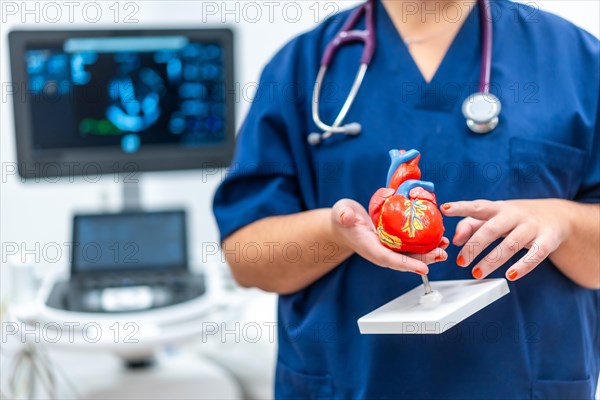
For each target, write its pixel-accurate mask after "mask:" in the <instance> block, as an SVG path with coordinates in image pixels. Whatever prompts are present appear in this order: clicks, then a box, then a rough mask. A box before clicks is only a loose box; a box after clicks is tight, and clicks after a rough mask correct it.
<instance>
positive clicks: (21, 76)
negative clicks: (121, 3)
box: [9, 29, 235, 178]
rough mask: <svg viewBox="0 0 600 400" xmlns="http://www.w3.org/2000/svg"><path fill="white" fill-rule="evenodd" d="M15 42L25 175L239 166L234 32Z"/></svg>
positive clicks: (52, 34) (67, 35) (86, 34)
mask: <svg viewBox="0 0 600 400" xmlns="http://www.w3.org/2000/svg"><path fill="white" fill-rule="evenodd" d="M9 42H10V54H11V69H12V83H13V91H14V94H13V98H14V109H15V130H16V138H17V155H18V166H19V173H20V175H21V176H23V177H25V178H34V177H35V178H37V177H48V176H65V175H83V174H86V173H94V174H97V173H103V174H107V173H116V172H133V171H135V172H143V171H165V170H182V169H197V168H215V167H224V166H227V165H229V163H230V161H231V157H232V154H233V146H234V129H235V127H234V126H235V120H234V102H233V89H232V88H233V87H234V83H233V35H232V33H231V31H229V30H227V29H189V30H127V31H125V30H122V31H108V30H107V31H13V32H11V33H10V34H9Z"/></svg>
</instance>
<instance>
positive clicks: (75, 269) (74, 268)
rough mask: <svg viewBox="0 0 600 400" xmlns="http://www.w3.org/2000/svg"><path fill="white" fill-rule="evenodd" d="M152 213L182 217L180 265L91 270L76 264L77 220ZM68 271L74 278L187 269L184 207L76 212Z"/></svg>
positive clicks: (148, 214)
mask: <svg viewBox="0 0 600 400" xmlns="http://www.w3.org/2000/svg"><path fill="white" fill-rule="evenodd" d="M154 215H179V216H180V217H181V219H182V236H181V237H182V240H183V254H184V262H183V264H181V265H170V266H165V267H164V268H157V267H151V268H147V269H144V268H140V267H134V268H126V267H125V268H122V267H115V268H111V267H110V266H108V267H106V268H98V269H93V270H86V269H81V267H80V266H78V265H77V257H76V256H77V253H76V252H77V250H78V249H79V248H80V247H81V244H80V243H78V242H77V238H78V233H79V232H78V221H79V220H81V219H106V218H127V217H131V216H135V217H147V216H154ZM70 264H71V265H70V267H71V268H70V272H71V278H72V279H75V278H77V277H80V276H84V275H85V276H89V275H104V274H110V273H116V272H118V273H121V272H124V273H140V272H148V271H155V272H168V271H182V270H189V247H188V231H187V215H186V211H185V210H184V209H180V210H161V211H123V212H115V213H103V214H77V215H74V216H73V231H72V241H71V263H70Z"/></svg>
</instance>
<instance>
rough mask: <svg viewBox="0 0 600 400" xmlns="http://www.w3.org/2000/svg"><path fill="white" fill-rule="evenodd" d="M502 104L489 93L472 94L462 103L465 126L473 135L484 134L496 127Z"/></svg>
mask: <svg viewBox="0 0 600 400" xmlns="http://www.w3.org/2000/svg"><path fill="white" fill-rule="evenodd" d="M501 109H502V104H501V103H500V99H498V98H497V97H496V96H494V95H493V94H491V93H489V92H488V93H482V92H477V93H473V94H472V95H470V96H469V97H467V98H466V100H465V101H464V102H463V105H462V113H463V115H464V117H465V118H466V120H467V126H468V127H469V129H470V130H471V131H472V132H474V133H479V134H485V133H489V132H491V131H493V130H494V129H495V128H496V126H498V121H499V118H498V116H499V115H500V111H501Z"/></svg>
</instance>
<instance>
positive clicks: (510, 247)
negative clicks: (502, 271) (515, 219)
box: [472, 227, 532, 279]
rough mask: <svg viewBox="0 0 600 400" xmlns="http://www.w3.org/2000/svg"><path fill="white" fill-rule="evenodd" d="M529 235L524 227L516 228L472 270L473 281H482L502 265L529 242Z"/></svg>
mask: <svg viewBox="0 0 600 400" xmlns="http://www.w3.org/2000/svg"><path fill="white" fill-rule="evenodd" d="M531 239H532V238H531V234H530V232H529V230H528V229H527V228H525V227H517V228H516V229H515V230H513V231H512V232H511V233H510V234H508V236H507V237H506V238H505V239H504V240H503V241H502V242H501V243H500V244H499V245H498V246H497V247H496V248H495V249H493V250H492V251H490V252H489V254H488V255H487V256H486V257H485V258H484V259H483V260H481V261H480V262H479V263H477V265H476V266H475V267H474V268H473V271H472V274H473V277H474V278H475V279H482V278H485V277H486V276H488V275H489V274H491V273H492V272H494V271H495V270H496V269H498V268H499V267H501V266H502V265H504V264H505V263H506V262H507V261H508V260H509V259H510V258H511V257H512V256H514V255H515V254H517V252H518V251H519V250H521V249H522V248H524V247H525V246H526V245H527V244H528V243H530V242H531Z"/></svg>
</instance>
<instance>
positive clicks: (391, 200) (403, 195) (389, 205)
mask: <svg viewBox="0 0 600 400" xmlns="http://www.w3.org/2000/svg"><path fill="white" fill-rule="evenodd" d="M390 157H391V158H392V163H391V165H390V170H389V172H388V177H387V185H386V186H387V187H385V188H381V189H379V190H377V192H375V194H374V195H373V197H371V201H370V203H369V215H370V216H371V220H372V221H373V225H375V228H376V229H377V234H378V235H379V240H380V242H381V243H382V244H383V245H384V246H385V247H387V248H388V249H391V250H394V251H397V252H402V253H428V252H430V251H432V250H433V249H435V248H436V247H438V245H439V243H440V241H441V239H442V235H443V234H444V223H443V221H442V214H441V213H440V210H439V209H438V208H437V202H436V199H435V194H433V189H434V188H433V183H431V182H424V181H421V180H420V179H421V170H420V169H419V159H420V158H421V154H420V153H419V152H418V151H417V150H409V151H405V150H392V151H390Z"/></svg>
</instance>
